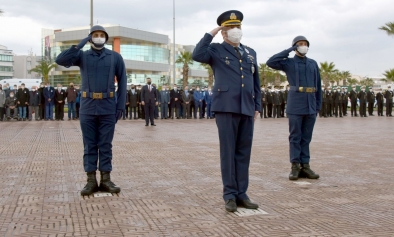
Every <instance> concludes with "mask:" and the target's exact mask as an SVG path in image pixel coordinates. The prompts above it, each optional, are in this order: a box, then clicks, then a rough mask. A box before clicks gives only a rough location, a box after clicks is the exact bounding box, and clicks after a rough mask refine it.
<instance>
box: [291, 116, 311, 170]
mask: <svg viewBox="0 0 394 237" xmlns="http://www.w3.org/2000/svg"><path fill="white" fill-rule="evenodd" d="M287 117H288V118H289V132H290V135H289V143H290V149H289V150H290V162H291V163H294V162H295V163H301V164H309V160H310V152H309V144H310V143H311V141H312V133H313V128H314V126H315V122H316V114H309V115H298V114H287Z"/></svg>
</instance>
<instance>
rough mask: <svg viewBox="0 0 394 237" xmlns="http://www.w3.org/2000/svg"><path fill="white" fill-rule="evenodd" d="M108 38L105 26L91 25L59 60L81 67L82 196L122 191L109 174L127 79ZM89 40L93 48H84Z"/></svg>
mask: <svg viewBox="0 0 394 237" xmlns="http://www.w3.org/2000/svg"><path fill="white" fill-rule="evenodd" d="M108 38H109V36H108V33H107V31H106V30H105V28H104V27H102V26H99V25H95V26H92V28H91V29H90V33H89V35H88V37H86V38H85V39H82V40H81V42H80V43H79V44H78V45H72V46H71V48H69V49H67V50H65V51H63V52H62V53H61V54H59V56H58V57H57V59H56V63H57V64H59V65H62V66H65V67H70V66H79V68H80V71H81V76H82V88H81V100H80V102H81V103H80V104H81V107H80V112H79V115H80V117H79V118H80V123H81V130H82V136H83V145H84V155H83V165H84V169H85V172H86V175H87V184H86V185H85V187H84V188H83V189H82V191H81V195H82V196H89V195H91V194H93V193H94V192H97V191H99V190H100V191H103V192H109V193H119V192H120V188H119V187H118V186H116V185H115V184H114V183H113V182H112V181H111V177H110V173H111V171H112V139H113V137H114V132H115V124H116V123H117V121H118V120H119V119H120V117H121V116H122V113H123V111H124V109H125V105H126V93H127V88H126V87H127V82H126V80H127V78H126V68H125V65H124V61H123V58H122V56H121V55H120V54H119V53H117V52H115V51H112V50H109V49H107V48H105V47H104V44H105V43H106V42H107V41H108ZM87 42H90V44H91V48H90V49H89V50H86V51H83V50H82V49H83V47H84V46H85V44H86V43H87ZM115 77H116V79H117V84H115ZM97 169H98V170H99V171H100V176H101V180H100V186H99V185H98V183H97V179H96V170H97Z"/></svg>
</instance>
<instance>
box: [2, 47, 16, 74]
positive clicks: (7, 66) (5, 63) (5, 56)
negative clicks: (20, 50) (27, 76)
mask: <svg viewBox="0 0 394 237" xmlns="http://www.w3.org/2000/svg"><path fill="white" fill-rule="evenodd" d="M13 77H14V56H13V53H12V50H9V49H7V47H5V46H3V45H0V80H3V79H8V78H13Z"/></svg>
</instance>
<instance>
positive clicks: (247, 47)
mask: <svg viewBox="0 0 394 237" xmlns="http://www.w3.org/2000/svg"><path fill="white" fill-rule="evenodd" d="M243 46H244V47H245V48H247V49H249V50H253V52H256V51H255V50H254V49H252V48H251V47H249V46H247V45H245V44H244V45H243Z"/></svg>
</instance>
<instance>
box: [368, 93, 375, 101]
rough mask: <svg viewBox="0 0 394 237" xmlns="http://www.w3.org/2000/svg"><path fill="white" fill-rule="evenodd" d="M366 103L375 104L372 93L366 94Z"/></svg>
mask: <svg viewBox="0 0 394 237" xmlns="http://www.w3.org/2000/svg"><path fill="white" fill-rule="evenodd" d="M367 100H368V103H375V93H374V92H373V91H368V92H367Z"/></svg>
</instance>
